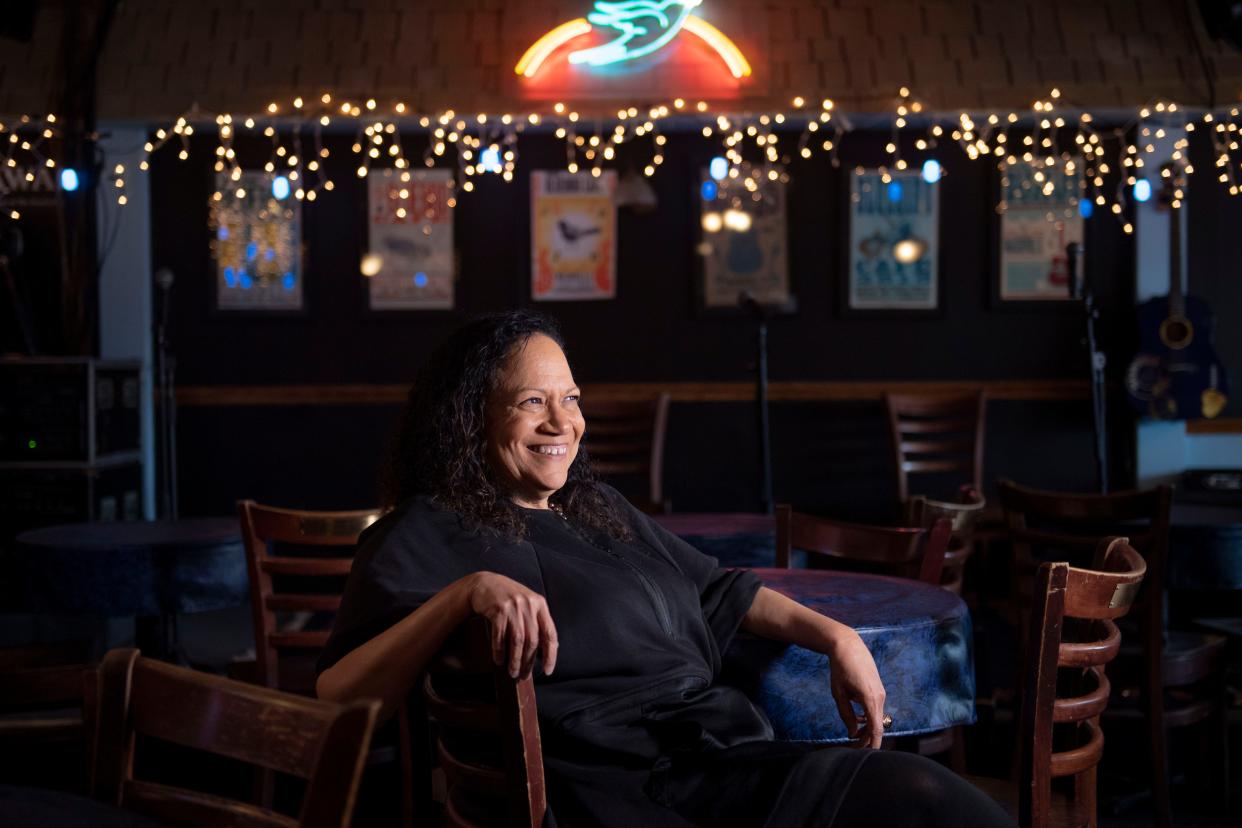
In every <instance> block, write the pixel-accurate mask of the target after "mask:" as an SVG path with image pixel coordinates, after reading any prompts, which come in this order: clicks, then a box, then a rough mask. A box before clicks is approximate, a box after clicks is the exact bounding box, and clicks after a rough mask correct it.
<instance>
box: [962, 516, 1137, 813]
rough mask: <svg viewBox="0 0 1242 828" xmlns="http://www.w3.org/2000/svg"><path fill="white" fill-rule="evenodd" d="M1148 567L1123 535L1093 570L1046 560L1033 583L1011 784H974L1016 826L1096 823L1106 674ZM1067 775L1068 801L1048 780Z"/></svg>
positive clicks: (1110, 541)
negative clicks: (1002, 808) (1070, 779)
mask: <svg viewBox="0 0 1242 828" xmlns="http://www.w3.org/2000/svg"><path fill="white" fill-rule="evenodd" d="M1147 571H1148V570H1147V565H1146V563H1145V562H1144V560H1143V558H1142V557H1141V556H1140V555H1139V554H1138V552H1136V551H1135V550H1134V548H1133V547H1131V546H1130V544H1129V542H1128V541H1127V540H1126V539H1125V538H1105V539H1104V540H1102V541H1101V542H1100V543H1099V545H1098V547H1097V551H1096V555H1095V559H1094V561H1093V568H1092V569H1077V568H1075V567H1072V566H1070V565H1069V564H1068V563H1064V562H1060V563H1044V564H1042V565H1041V566H1040V567H1039V572H1038V575H1037V576H1036V580H1035V591H1034V595H1035V601H1034V605H1033V611H1032V613H1031V623H1030V629H1029V638H1028V646H1027V648H1026V652H1027V653H1028V658H1027V660H1026V662H1025V680H1024V682H1023V690H1022V712H1021V717H1020V721H1019V730H1018V743H1019V763H1018V765H1019V775H1018V781H1017V784H1016V785H1014V784H1012V783H1010V784H1006V783H1004V782H1001V781H999V780H990V779H980V778H975V779H972V781H973V782H974V783H975V784H976V785H977V786H978V787H980V788H981V789H983V790H984V791H986V792H987V793H989V794H990V795H991V796H992V797H993V798H995V799H996V800H997V801H998V802H1000V803H1001V804H1002V805H1005V806H1006V807H1007V808H1008V809H1009V810H1010V812H1011V814H1012V813H1013V812H1015V811H1016V814H1017V819H1018V824H1019V825H1021V826H1022V828H1050V827H1051V826H1075V828H1078V826H1091V828H1094V826H1095V824H1096V798H1095V793H1096V768H1097V766H1098V765H1099V763H1100V759H1101V757H1102V756H1103V754H1104V734H1103V732H1102V731H1101V729H1100V715H1101V714H1102V713H1103V712H1104V710H1105V708H1106V707H1107V706H1108V698H1109V690H1110V685H1109V680H1108V677H1107V676H1106V675H1105V672H1104V668H1105V665H1107V664H1108V663H1109V662H1110V661H1112V660H1113V658H1114V657H1115V656H1116V655H1117V652H1118V650H1119V649H1120V647H1121V633H1120V631H1119V630H1118V628H1117V625H1116V624H1115V623H1114V619H1117V618H1119V617H1121V616H1123V615H1125V614H1126V613H1127V612H1128V611H1129V609H1130V606H1131V604H1132V603H1133V601H1134V598H1135V595H1137V593H1138V589H1139V585H1140V583H1141V582H1142V580H1143V576H1144V574H1145V572H1147ZM1061 777H1073V780H1074V788H1073V796H1072V797H1071V798H1066V797H1064V796H1061V795H1059V794H1058V793H1054V791H1053V780H1054V779H1057V778H1061Z"/></svg>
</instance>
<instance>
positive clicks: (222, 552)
mask: <svg viewBox="0 0 1242 828" xmlns="http://www.w3.org/2000/svg"><path fill="white" fill-rule="evenodd" d="M9 565H10V574H11V575H12V576H13V580H14V583H15V584H16V585H17V586H18V590H17V596H16V598H17V600H16V601H15V602H14V606H12V607H11V608H10V610H11V611H17V612H36V613H45V612H46V613H66V614H84V615H99V616H133V617H135V618H136V620H137V633H138V639H139V640H138V645H139V647H140V648H142V649H143V650H144V652H147V653H149V654H151V655H154V656H156V657H164V658H167V657H169V656H170V655H175V653H176V633H175V630H176V616H177V614H178V613H183V612H204V611H207V610H215V609H226V608H228V607H236V606H240V605H242V604H244V603H245V602H246V601H247V600H249V580H248V577H247V575H246V555H245V551H244V549H243V547H242V540H241V529H240V527H239V525H238V522H237V519H236V518H190V519H186V520H176V521H131V522H124V523H73V524H66V525H63V526H49V527H46V528H43V529H32V530H30V531H27V532H23V533H21V534H20V535H18V536H17V545H16V548H15V549H14V551H13V553H12V554H11V555H10V556H9Z"/></svg>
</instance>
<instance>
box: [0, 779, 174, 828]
mask: <svg viewBox="0 0 1242 828" xmlns="http://www.w3.org/2000/svg"><path fill="white" fill-rule="evenodd" d="M0 825H4V826H5V828H166V825H165V823H162V822H157V821H156V820H154V819H151V818H150V817H145V816H143V815H142V814H136V813H134V812H133V811H123V810H121V809H120V808H118V807H116V806H115V805H109V804H107V803H106V802H99V801H97V800H94V799H87V798H86V797H84V796H78V795H76V794H71V793H66V792H64V791H53V790H45V789H43V788H16V787H12V786H10V785H0Z"/></svg>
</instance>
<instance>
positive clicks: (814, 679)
mask: <svg viewBox="0 0 1242 828" xmlns="http://www.w3.org/2000/svg"><path fill="white" fill-rule="evenodd" d="M755 572H756V574H758V575H759V577H760V578H762V579H763V582H764V584H765V585H766V586H768V587H770V588H771V589H774V590H776V591H777V592H780V593H782V594H784V595H787V596H789V597H790V598H793V599H794V600H796V601H798V602H799V603H800V604H802V605H804V606H807V607H811V608H812V609H814V610H817V611H819V612H821V613H823V614H824V615H827V616H829V617H830V618H833V619H835V620H837V621H840V622H842V623H844V624H848V625H849V626H851V627H853V628H854V629H855V630H857V631H858V633H859V635H860V636H861V637H862V640H863V642H864V643H865V644H866V645H867V648H868V649H869V650H870V651H871V654H872V656H873V657H874V658H875V662H876V667H877V668H878V669H879V671H880V678H881V679H882V680H883V682H884V687H885V690H886V691H887V693H888V701H887V704H886V710H887V712H888V714H889V715H891V716H892V717H893V727H892V729H891V730H889V731H888V733H887V735H889V736H915V735H920V734H926V733H931V732H934V731H937V730H943V729H945V728H949V727H954V726H957V725H966V724H973V723H974V721H975V707H974V702H975V673H974V661H973V657H972V652H971V626H970V613H969V612H968V611H967V609H966V605H965V604H964V603H963V602H962V600H961V599H960V598H958V597H957V596H956V595H953V594H952V593H951V592H948V591H947V590H944V589H940V588H938V587H933V586H929V585H927V584H923V583H920V582H918V581H911V580H906V579H904V578H889V577H886V576H882V575H864V574H857V573H847V572H833V571H827V570H808V569H756V570H755ZM829 675H830V669H829V665H828V658H827V656H824V655H821V654H820V653H815V652H811V651H809V650H805V649H803V648H801V647H796V646H792V645H784V644H779V643H777V642H773V641H769V640H767V639H763V638H759V637H756V636H749V635H745V634H739V635H738V636H737V637H735V639H734V641H733V643H732V644H731V645H730V647H729V649H728V651H727V652H726V653H725V667H724V681H725V682H727V683H730V684H733V685H735V686H738V687H741V688H742V689H743V690H745V691H746V692H747V694H748V695H749V696H750V697H751V699H752V700H754V701H755V702H756V703H757V704H759V706H760V707H762V708H763V710H764V711H765V712H766V713H767V714H768V718H769V719H771V721H772V725H773V727H774V728H775V730H776V738H777V739H781V740H785V741H811V742H824V743H833V742H838V743H839V742H845V741H847V738H848V737H847V734H846V731H845V725H844V724H843V723H842V721H841V717H840V714H839V713H838V712H837V708H836V703H835V702H834V701H833V699H832V695H831V693H830V692H829V689H828V687H829V684H828V682H829Z"/></svg>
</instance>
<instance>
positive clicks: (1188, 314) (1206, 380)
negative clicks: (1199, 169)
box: [1125, 167, 1229, 420]
mask: <svg viewBox="0 0 1242 828" xmlns="http://www.w3.org/2000/svg"><path fill="white" fill-rule="evenodd" d="M1166 170H1168V174H1167V175H1164V176H1163V181H1164V187H1163V188H1162V191H1161V195H1160V203H1161V204H1162V205H1165V206H1166V207H1168V208H1169V210H1170V215H1169V253H1170V257H1171V259H1172V261H1171V262H1170V267H1169V295H1168V296H1160V297H1156V298H1154V299H1148V300H1147V301H1146V302H1143V303H1142V304H1141V305H1139V306H1138V308H1137V313H1138V323H1139V331H1140V334H1141V340H1140V345H1139V352H1138V354H1137V355H1136V356H1135V357H1134V359H1133V360H1132V361H1131V362H1130V366H1129V368H1128V369H1127V370H1126V378H1125V384H1126V396H1127V397H1128V398H1129V400H1130V404H1131V405H1133V406H1134V408H1135V409H1136V410H1137V411H1138V412H1139V414H1142V415H1144V416H1147V417H1151V418H1153V419H1157V420H1195V419H1199V418H1209V419H1210V418H1212V417H1215V416H1216V415H1218V414H1220V412H1221V410H1222V409H1223V408H1224V407H1225V403H1226V402H1227V401H1228V394H1229V382H1228V380H1227V379H1226V377H1225V369H1224V367H1223V366H1222V365H1221V363H1220V360H1219V359H1218V358H1217V356H1216V350H1215V349H1214V348H1213V347H1212V321H1213V320H1212V311H1211V309H1210V308H1208V306H1207V304H1206V303H1205V302H1203V300H1201V299H1198V298H1196V297H1194V296H1186V295H1185V294H1184V293H1183V289H1182V226H1181V225H1182V221H1181V214H1182V210H1181V204H1180V201H1179V199H1177V198H1176V197H1175V194H1176V189H1177V186H1178V185H1177V184H1176V183H1175V182H1176V181H1178V180H1179V179H1180V176H1179V175H1178V174H1177V171H1176V170H1174V169H1171V168H1169V167H1166Z"/></svg>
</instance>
